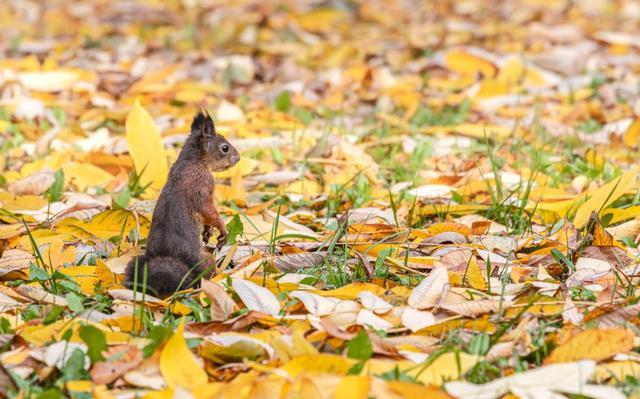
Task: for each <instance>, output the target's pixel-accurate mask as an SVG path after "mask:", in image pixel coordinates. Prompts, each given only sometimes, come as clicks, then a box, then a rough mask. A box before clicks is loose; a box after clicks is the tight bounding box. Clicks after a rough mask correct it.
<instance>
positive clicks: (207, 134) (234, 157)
mask: <svg viewBox="0 0 640 399" xmlns="http://www.w3.org/2000/svg"><path fill="white" fill-rule="evenodd" d="M191 137H192V138H193V142H194V144H195V145H196V147H197V148H198V149H199V151H200V156H201V158H202V160H203V161H205V163H206V164H207V165H208V166H209V168H210V169H211V170H212V171H214V172H221V171H223V170H227V169H229V168H230V167H232V166H233V165H235V164H237V163H238V161H239V160H240V153H238V150H236V149H235V148H234V147H233V146H232V145H231V143H229V142H228V141H227V139H225V138H224V137H223V136H222V135H220V134H218V133H216V127H215V126H214V124H213V120H212V119H211V116H209V113H208V112H206V111H203V110H200V111H199V112H198V114H197V115H196V116H195V117H194V118H193V122H192V123H191Z"/></svg>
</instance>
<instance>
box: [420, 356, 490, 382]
mask: <svg viewBox="0 0 640 399" xmlns="http://www.w3.org/2000/svg"><path fill="white" fill-rule="evenodd" d="M481 359H482V357H480V356H475V355H469V354H466V353H459V354H456V353H452V352H448V353H445V354H443V355H441V356H439V357H438V358H437V359H436V360H435V361H434V362H433V363H431V364H430V365H429V366H427V368H425V369H424V371H423V372H422V373H420V371H421V369H422V368H418V369H415V368H414V369H413V370H412V371H411V372H409V374H410V375H413V376H414V377H416V379H417V380H418V381H420V382H422V383H423V384H425V385H436V386H440V385H442V384H443V383H444V382H446V381H451V380H457V379H459V378H461V377H462V375H463V374H464V373H466V372H467V371H469V370H470V369H471V368H472V367H473V366H475V365H476V364H477V363H478V362H479V361H480V360H481Z"/></svg>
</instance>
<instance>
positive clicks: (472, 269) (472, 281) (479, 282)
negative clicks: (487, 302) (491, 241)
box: [465, 257, 487, 291]
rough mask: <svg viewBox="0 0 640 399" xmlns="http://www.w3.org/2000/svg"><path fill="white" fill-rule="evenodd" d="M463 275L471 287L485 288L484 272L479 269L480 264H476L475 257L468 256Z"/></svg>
mask: <svg viewBox="0 0 640 399" xmlns="http://www.w3.org/2000/svg"><path fill="white" fill-rule="evenodd" d="M465 277H466V279H467V282H468V283H469V285H470V286H471V288H474V289H476V290H479V291H484V290H486V289H487V281H486V280H485V278H484V273H482V270H480V266H479V265H478V262H477V261H476V259H475V257H471V258H470V260H469V265H468V266H467V271H466V275H465Z"/></svg>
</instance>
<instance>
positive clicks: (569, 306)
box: [562, 296, 584, 326]
mask: <svg viewBox="0 0 640 399" xmlns="http://www.w3.org/2000/svg"><path fill="white" fill-rule="evenodd" d="M583 318H584V316H583V314H582V313H580V311H578V308H577V307H576V305H575V304H574V303H573V301H572V300H571V297H570V296H568V297H567V299H565V301H564V308H563V310H562V320H564V322H565V323H571V324H573V325H574V326H579V325H580V323H582V319H583Z"/></svg>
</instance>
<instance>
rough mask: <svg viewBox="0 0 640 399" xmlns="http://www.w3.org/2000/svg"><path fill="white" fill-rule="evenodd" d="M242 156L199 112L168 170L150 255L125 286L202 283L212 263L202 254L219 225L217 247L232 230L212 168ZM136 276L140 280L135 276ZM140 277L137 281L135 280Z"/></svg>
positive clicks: (158, 288)
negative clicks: (216, 200)
mask: <svg viewBox="0 0 640 399" xmlns="http://www.w3.org/2000/svg"><path fill="white" fill-rule="evenodd" d="M239 160H240V154H239V153H238V151H237V150H236V149H235V148H234V147H233V146H232V145H231V144H230V143H229V142H228V141H227V140H226V139H225V138H224V137H223V136H221V135H220V134H218V133H216V130H215V126H214V124H213V120H212V119H211V117H210V116H209V114H208V113H207V112H206V111H203V110H199V111H198V113H197V115H196V116H195V117H194V119H193V122H192V124H191V134H190V135H189V137H188V138H187V140H186V142H185V144H184V147H183V148H182V151H181V152H180V155H179V156H178V159H177V160H176V162H175V163H174V164H173V166H172V167H171V170H170V171H169V177H168V180H167V183H166V185H165V186H164V187H163V189H162V191H161V192H160V197H159V198H158V202H157V203H156V206H155V209H154V211H153V217H152V220H151V229H150V230H149V236H148V237H147V246H146V250H145V253H144V254H143V255H140V256H136V257H134V258H133V259H131V261H130V262H129V264H128V265H127V267H126V269H125V286H127V287H129V288H131V289H137V290H138V291H142V288H143V287H142V285H143V281H144V280H143V279H144V274H145V273H144V271H145V268H146V269H147V270H146V285H147V292H149V293H150V294H152V295H156V296H158V297H166V296H169V295H171V294H172V293H174V292H175V291H177V290H180V289H186V288H188V287H197V286H199V284H200V277H202V276H203V275H204V274H205V273H207V269H208V268H210V267H211V266H210V265H209V264H208V263H209V261H208V259H207V257H206V256H203V254H202V253H201V251H202V246H201V242H200V238H202V241H203V242H204V244H207V243H208V242H209V238H210V237H211V234H212V232H213V228H214V227H215V228H216V229H218V231H219V232H220V235H219V237H218V243H217V248H218V249H220V248H221V247H222V246H223V245H224V244H225V243H226V241H227V229H226V228H225V225H224V221H223V220H222V218H221V217H220V214H219V213H218V210H217V209H216V206H215V204H214V196H213V193H214V188H215V182H214V179H213V176H212V175H211V173H210V170H211V171H213V172H221V171H223V170H226V169H229V168H230V167H232V166H234V165H235V164H236V163H238V161H239ZM136 277H137V279H136ZM134 280H137V281H134Z"/></svg>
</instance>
